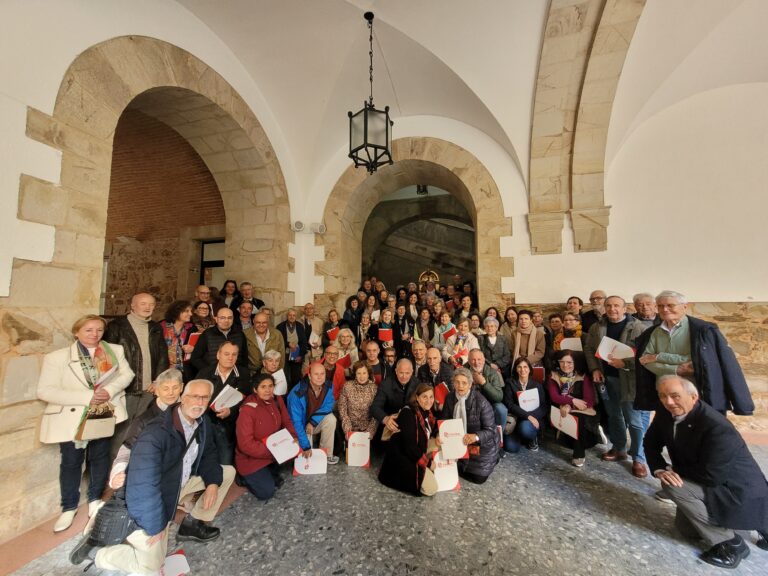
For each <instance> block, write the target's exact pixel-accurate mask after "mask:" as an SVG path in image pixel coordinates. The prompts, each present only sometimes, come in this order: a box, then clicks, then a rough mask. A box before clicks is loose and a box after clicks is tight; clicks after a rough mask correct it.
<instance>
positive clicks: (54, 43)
mask: <svg viewBox="0 0 768 576" xmlns="http://www.w3.org/2000/svg"><path fill="white" fill-rule="evenodd" d="M128 34H133V35H144V36H151V37H154V38H158V39H161V40H165V41H167V42H170V43H172V44H175V45H176V46H179V47H181V48H183V49H185V50H187V51H189V52H191V53H192V54H194V55H195V56H197V57H198V58H200V59H201V60H202V61H204V62H206V63H207V64H208V65H210V66H212V67H213V68H214V69H216V71H217V72H219V73H220V74H221V75H222V76H223V77H224V78H225V79H226V80H227V81H228V82H229V83H230V84H231V85H232V86H233V87H234V88H235V90H237V91H238V92H239V94H240V95H241V96H242V97H243V99H244V100H245V101H246V102H247V103H248V105H249V106H250V107H251V109H252V110H253V111H254V113H255V114H256V117H257V118H258V119H259V121H260V122H261V124H262V126H263V127H264V129H265V131H266V133H267V136H268V137H269V139H270V141H271V143H272V146H273V147H274V149H275V152H276V154H277V156H278V159H279V161H280V166H281V168H282V170H283V174H284V176H285V180H286V185H287V187H288V192H289V199H290V203H291V206H295V205H296V204H298V203H299V202H300V198H299V197H298V196H297V195H298V194H299V189H298V187H297V186H296V185H295V181H296V175H295V172H294V170H293V160H292V158H291V155H290V153H289V152H288V147H287V146H286V144H285V142H284V138H283V135H282V133H281V131H280V128H279V126H278V125H277V123H276V122H275V121H274V118H273V115H272V113H271V111H270V109H269V106H268V104H267V102H266V101H265V100H264V98H263V97H262V95H261V93H260V91H259V89H258V86H257V85H256V83H255V82H254V80H253V79H252V78H251V77H250V76H249V75H248V74H247V72H246V71H245V69H244V68H243V67H242V65H241V64H240V62H239V61H238V60H237V58H235V56H234V55H233V54H232V53H231V51H230V50H229V49H228V48H227V47H226V45H225V44H224V43H223V42H222V41H221V40H220V39H219V38H218V37H216V36H215V35H214V34H213V33H212V32H211V31H210V30H209V29H208V28H207V27H206V26H205V25H204V24H203V23H202V22H200V21H199V20H198V19H197V18H195V17H194V16H193V15H192V14H191V13H189V12H188V11H187V10H186V9H184V8H182V7H181V6H179V5H178V4H177V3H176V2H173V1H171V0H132V1H131V2H123V1H120V0H57V1H55V2H52V1H46V0H5V1H4V2H3V3H2V5H1V6H0V110H1V112H0V133H1V134H2V149H1V150H0V151H2V152H3V153H2V154H0V175H2V176H1V177H0V202H1V203H2V204H1V205H2V206H3V211H2V212H3V216H2V220H0V247H2V248H0V296H4V295H8V290H9V286H10V274H11V269H10V258H11V257H12V256H14V255H15V256H17V257H21V258H29V259H35V260H38V259H39V260H48V259H50V258H51V256H52V254H53V231H52V228H50V227H47V226H45V227H44V226H39V225H30V224H23V223H18V221H17V220H16V218H15V215H16V212H17V210H16V207H17V206H18V186H19V176H20V174H21V173H32V174H33V175H36V176H40V177H42V178H45V179H50V180H52V181H54V182H57V181H58V164H59V160H58V157H57V155H56V154H55V153H52V152H53V151H45V150H40V148H45V147H42V146H40V145H39V144H37V143H35V142H32V141H31V140H29V139H28V138H26V136H25V134H24V128H25V126H26V109H27V106H31V107H34V108H37V109H39V110H42V111H43V112H46V113H48V114H51V113H52V112H53V106H54V103H55V100H56V95H57V93H58V90H59V84H60V82H61V79H62V77H63V75H64V73H65V71H66V69H67V68H68V67H69V65H70V64H71V63H72V61H73V60H74V59H75V58H76V57H77V55H78V54H80V53H81V52H83V51H84V50H86V49H87V48H88V47H90V46H92V45H94V44H97V43H99V42H103V41H104V40H108V39H109V38H114V37H116V36H123V35H128ZM32 150H34V153H33V152H32ZM22 247H24V251H22ZM33 247H34V250H33Z"/></svg>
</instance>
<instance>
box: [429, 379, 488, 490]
mask: <svg viewBox="0 0 768 576" xmlns="http://www.w3.org/2000/svg"><path fill="white" fill-rule="evenodd" d="M456 402H457V400H456V394H454V393H451V394H449V395H448V398H446V399H445V406H443V410H442V414H441V418H442V419H443V420H450V419H452V418H453V410H454V408H456ZM467 434H477V435H478V436H479V437H480V454H478V455H472V454H471V455H470V457H469V461H467V460H460V461H459V466H460V470H461V471H463V472H469V473H470V474H474V475H476V476H484V477H488V476H490V475H491V472H493V469H494V468H495V467H496V463H497V462H498V461H499V432H498V430H497V429H496V419H495V418H494V415H493V407H492V406H491V403H490V402H488V400H486V399H485V396H483V394H482V392H480V391H479V390H478V389H477V387H476V386H472V388H471V389H470V391H469V397H468V398H467ZM462 468H463V470H462Z"/></svg>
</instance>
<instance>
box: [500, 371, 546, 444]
mask: <svg viewBox="0 0 768 576" xmlns="http://www.w3.org/2000/svg"><path fill="white" fill-rule="evenodd" d="M528 390H536V394H537V395H538V399H539V405H538V407H536V408H534V409H531V410H529V409H527V407H524V406H521V405H520V398H519V394H522V393H523V392H526V391H528ZM502 402H503V403H504V405H505V406H506V407H507V411H508V414H509V416H508V417H507V422H508V424H507V426H505V427H504V450H506V451H507V452H517V451H519V450H520V445H521V444H525V445H526V447H527V448H528V450H531V451H533V452H536V451H537V450H538V449H539V441H538V436H539V432H540V431H541V427H542V426H543V425H544V422H546V420H545V418H546V417H547V401H546V394H545V393H544V386H542V385H541V384H540V383H539V382H537V381H536V380H534V379H533V366H532V365H531V363H530V362H529V361H528V359H527V358H518V359H517V360H515V364H514V365H513V367H512V377H511V378H508V379H507V380H506V382H505V383H504V398H503V400H502ZM509 417H514V418H515V420H516V422H515V423H514V424H512V423H511V422H510V418H509Z"/></svg>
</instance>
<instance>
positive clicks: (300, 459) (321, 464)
mask: <svg viewBox="0 0 768 576" xmlns="http://www.w3.org/2000/svg"><path fill="white" fill-rule="evenodd" d="M327 471H328V455H327V454H326V453H325V452H324V451H323V450H320V449H319V448H315V449H313V450H312V456H310V457H309V458H304V456H303V455H302V454H299V455H298V456H296V460H294V461H293V475H294V476H309V475H312V474H325V473H326V472H327Z"/></svg>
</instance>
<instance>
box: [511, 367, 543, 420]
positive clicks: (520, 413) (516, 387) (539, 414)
mask: <svg viewBox="0 0 768 576" xmlns="http://www.w3.org/2000/svg"><path fill="white" fill-rule="evenodd" d="M531 388H535V389H536V390H537V391H538V393H539V407H538V408H536V410H534V411H533V412H526V411H525V410H523V409H522V408H521V407H520V404H519V402H518V401H517V395H518V393H519V392H522V391H523V387H522V386H520V381H519V380H518V379H517V378H507V380H506V381H505V382H504V400H503V402H504V406H506V407H507V410H508V411H509V414H510V415H512V416H515V417H516V418H517V419H518V420H525V419H527V418H528V416H533V417H534V418H536V420H538V421H539V425H540V426H543V425H544V424H546V423H547V422H546V420H547V415H548V414H549V409H548V407H547V395H546V393H545V392H544V386H543V385H542V384H541V383H540V382H537V381H536V380H534V379H533V375H531V376H530V377H529V378H528V386H527V388H526V389H527V390H530V389H531Z"/></svg>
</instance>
